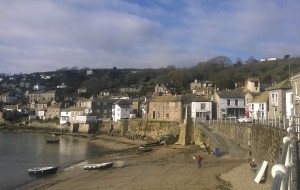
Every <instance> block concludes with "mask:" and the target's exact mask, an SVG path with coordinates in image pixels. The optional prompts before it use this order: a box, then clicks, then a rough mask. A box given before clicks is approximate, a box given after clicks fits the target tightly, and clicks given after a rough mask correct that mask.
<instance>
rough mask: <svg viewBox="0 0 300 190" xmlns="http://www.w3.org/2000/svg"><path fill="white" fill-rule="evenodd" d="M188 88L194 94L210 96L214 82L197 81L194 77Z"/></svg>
mask: <svg viewBox="0 0 300 190" xmlns="http://www.w3.org/2000/svg"><path fill="white" fill-rule="evenodd" d="M190 89H191V91H192V93H193V94H195V95H198V96H206V97H207V98H210V96H211V95H212V94H213V91H214V84H213V83H211V82H208V81H205V82H199V81H198V80H197V79H195V81H194V82H191V83H190Z"/></svg>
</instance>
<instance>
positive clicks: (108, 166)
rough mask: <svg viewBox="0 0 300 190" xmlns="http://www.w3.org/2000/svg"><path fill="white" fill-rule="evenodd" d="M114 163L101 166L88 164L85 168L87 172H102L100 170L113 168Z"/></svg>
mask: <svg viewBox="0 0 300 190" xmlns="http://www.w3.org/2000/svg"><path fill="white" fill-rule="evenodd" d="M113 164H114V163H113V162H105V163H101V164H87V165H85V166H83V168H84V169H85V170H100V169H108V168H111V167H112V166H113Z"/></svg>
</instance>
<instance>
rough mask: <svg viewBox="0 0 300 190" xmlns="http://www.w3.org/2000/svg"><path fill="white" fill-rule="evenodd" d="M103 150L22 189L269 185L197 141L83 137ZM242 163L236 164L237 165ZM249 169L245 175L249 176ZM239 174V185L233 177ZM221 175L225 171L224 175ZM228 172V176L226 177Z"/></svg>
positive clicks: (208, 187)
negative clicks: (199, 160) (145, 146)
mask: <svg viewBox="0 0 300 190" xmlns="http://www.w3.org/2000/svg"><path fill="white" fill-rule="evenodd" d="M89 143H92V144H93V145H95V146H99V148H100V147H101V148H104V149H105V151H104V154H103V155H101V156H99V157H96V158H92V159H88V160H85V161H83V162H80V163H77V164H74V165H72V166H70V167H69V168H64V169H63V170H62V171H60V172H58V173H57V174H55V175H54V176H48V177H46V178H45V179H43V180H39V179H37V180H35V181H33V182H30V183H28V184H26V185H24V186H22V187H20V188H19V189H20V190H27V189H30V190H32V189H35V190H38V189H48V190H52V189H53V190H60V189H61V190H63V189H111V190H114V189H128V190H129V189H133V190H134V189H222V190H229V189H233V190H235V189H252V188H249V187H250V186H251V185H253V183H254V185H256V186H254V187H255V188H254V189H256V190H257V189H260V188H261V189H270V188H269V187H268V186H267V185H266V184H255V182H254V181H253V178H252V177H253V176H251V172H252V173H253V171H251V169H250V167H249V166H247V161H246V160H244V159H239V160H237V159H233V158H230V157H228V156H224V157H215V156H214V155H212V154H210V153H208V152H206V151H204V150H202V149H201V148H200V147H199V146H194V145H190V146H181V145H176V144H172V145H168V146H167V147H164V146H156V147H151V149H152V150H151V151H149V152H138V150H137V147H138V146H139V145H140V144H142V143H143V141H132V140H129V139H126V138H122V137H111V136H106V135H98V136H95V137H94V138H93V139H91V140H90V141H89ZM197 154H201V155H202V156H203V157H204V160H203V168H201V169H198V168H197V164H196V163H195V161H194V160H193V159H192V157H193V156H195V155H197ZM106 161H114V166H113V168H111V169H107V170H96V171H95V170H94V171H86V170H83V165H84V164H86V163H100V162H106ZM240 168H242V169H240ZM249 172H250V177H249ZM242 175H243V176H244V178H243V183H242V185H244V186H243V188H240V187H239V188H236V187H235V186H236V184H235V183H234V182H235V181H238V180H237V179H239V178H240V176H242ZM224 176H225V177H224ZM228 176H229V177H228ZM251 187H252V186H251Z"/></svg>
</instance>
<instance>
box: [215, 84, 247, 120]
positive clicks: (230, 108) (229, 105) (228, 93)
mask: <svg viewBox="0 0 300 190" xmlns="http://www.w3.org/2000/svg"><path fill="white" fill-rule="evenodd" d="M212 100H213V102H215V103H216V113H215V114H216V116H217V118H218V119H222V118H228V117H235V118H237V117H240V116H244V115H245V93H244V92H243V91H242V90H241V89H238V90H224V91H217V92H215V93H214V95H213V98H212ZM213 117H214V116H213Z"/></svg>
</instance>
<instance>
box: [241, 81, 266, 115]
mask: <svg viewBox="0 0 300 190" xmlns="http://www.w3.org/2000/svg"><path fill="white" fill-rule="evenodd" d="M261 91H262V89H261V85H260V79H259V78H258V77H249V78H248V79H247V80H246V81H245V89H244V92H245V115H247V116H248V115H250V114H249V112H250V111H251V110H250V109H249V108H250V105H249V103H250V102H251V101H253V99H255V97H257V96H259V95H261V94H262V92H261Z"/></svg>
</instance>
